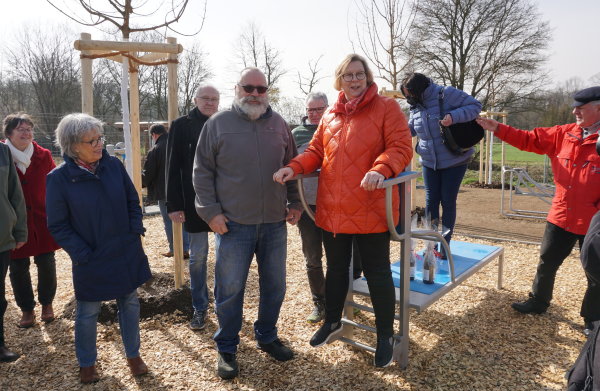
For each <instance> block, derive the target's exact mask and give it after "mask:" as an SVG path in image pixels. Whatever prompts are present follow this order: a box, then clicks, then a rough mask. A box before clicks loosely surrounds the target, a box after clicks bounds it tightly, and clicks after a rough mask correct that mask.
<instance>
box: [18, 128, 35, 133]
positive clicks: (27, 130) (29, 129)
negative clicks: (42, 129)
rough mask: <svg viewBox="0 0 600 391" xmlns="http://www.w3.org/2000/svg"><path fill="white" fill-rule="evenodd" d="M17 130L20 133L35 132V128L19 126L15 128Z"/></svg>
mask: <svg viewBox="0 0 600 391" xmlns="http://www.w3.org/2000/svg"><path fill="white" fill-rule="evenodd" d="M15 131H17V132H19V133H26V132H27V133H33V128H29V127H27V128H25V127H19V128H15Z"/></svg>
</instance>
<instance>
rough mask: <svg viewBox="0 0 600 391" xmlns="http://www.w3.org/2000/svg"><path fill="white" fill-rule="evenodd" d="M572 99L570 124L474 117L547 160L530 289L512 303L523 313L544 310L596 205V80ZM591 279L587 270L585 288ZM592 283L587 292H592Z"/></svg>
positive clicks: (587, 303) (599, 99)
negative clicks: (549, 185) (518, 123)
mask: <svg viewBox="0 0 600 391" xmlns="http://www.w3.org/2000/svg"><path fill="white" fill-rule="evenodd" d="M573 100H574V102H573V115H574V116H575V123H572V124H566V125H557V126H553V127H550V128H535V129H533V130H532V131H524V130H519V129H515V128H511V127H510V126H508V125H503V124H499V123H498V122H497V121H494V120H492V119H484V118H479V119H477V122H478V123H479V125H481V126H482V127H483V128H484V129H487V130H490V131H492V132H494V135H495V136H496V137H498V138H499V139H501V140H503V141H505V142H507V143H509V144H511V145H513V146H515V147H517V148H519V149H522V150H524V151H529V152H535V153H538V154H545V155H548V157H549V158H550V161H551V162H552V172H553V173H554V183H555V184H556V191H555V194H554V199H553V200H552V207H551V208H550V211H549V212H548V217H547V222H546V230H545V231H544V237H543V239H542V245H541V248H540V262H539V264H538V267H537V272H536V275H535V278H534V280H533V287H532V289H531V290H532V292H531V293H529V298H528V299H527V300H526V301H524V302H517V303H513V304H512V307H513V308H514V309H515V310H516V311H518V312H521V313H524V314H530V313H531V314H542V313H544V312H546V309H547V308H548V307H549V306H550V300H552V291H553V289H554V279H555V277H556V272H557V271H558V268H559V267H560V265H562V263H563V261H564V260H565V258H567V256H568V255H569V254H570V253H571V250H572V249H573V247H574V246H575V243H577V242H578V243H579V248H581V246H582V244H583V238H584V235H585V233H586V231H587V229H588V226H589V225H590V221H591V219H592V216H594V214H595V213H596V212H597V211H598V210H600V156H598V154H597V153H596V143H597V142H598V131H600V86H597V87H590V88H586V89H583V90H581V91H579V92H577V93H576V94H575V95H574V96H573ZM593 285H594V281H593V280H591V279H590V276H589V275H588V293H590V289H591V288H592V287H593ZM596 289H597V288H596ZM596 289H594V290H593V291H592V292H593V293H595V292H597V291H596ZM596 301H597V298H596V297H590V295H589V294H586V296H585V297H584V300H583V303H582V306H581V316H582V317H583V320H584V329H583V332H584V333H585V334H586V335H588V334H589V333H590V331H591V330H592V329H593V325H592V321H594V320H598V319H597V318H598V316H599V315H598V310H597V308H598V303H597V302H596Z"/></svg>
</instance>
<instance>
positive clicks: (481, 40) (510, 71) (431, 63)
mask: <svg viewBox="0 0 600 391" xmlns="http://www.w3.org/2000/svg"><path fill="white" fill-rule="evenodd" d="M414 7H415V8H414V9H415V11H416V13H417V15H416V17H415V22H414V24H413V29H412V32H411V35H410V36H411V40H410V43H409V45H407V51H408V52H413V53H414V60H413V61H412V64H411V65H412V68H413V69H416V70H421V71H423V72H425V73H427V74H428V75H430V76H431V77H432V78H434V79H435V80H436V81H438V82H440V83H443V84H446V85H452V86H454V87H456V88H459V89H462V90H465V91H467V92H469V93H470V94H471V95H472V96H474V97H476V98H477V99H479V100H480V101H481V102H482V103H483V106H484V107H485V108H488V109H490V108H496V109H503V108H506V107H509V105H510V104H511V103H513V102H515V101H517V100H518V99H519V98H520V97H523V96H526V95H533V94H534V93H535V91H536V89H537V88H538V87H539V86H540V85H541V84H542V83H543V82H545V83H547V76H546V75H545V73H544V71H543V66H544V64H545V61H546V57H545V53H544V52H545V50H546V48H547V46H548V42H549V41H550V29H549V27H548V23H546V22H543V21H541V20H540V16H539V13H538V11H537V7H536V5H535V4H533V3H532V2H531V0H420V1H418V2H415V3H414Z"/></svg>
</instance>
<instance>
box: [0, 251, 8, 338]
mask: <svg viewBox="0 0 600 391" xmlns="http://www.w3.org/2000/svg"><path fill="white" fill-rule="evenodd" d="M9 261H10V255H9V251H4V252H0V346H4V313H5V312H6V306H7V305H8V303H7V302H6V290H5V285H4V280H6V272H7V271H8V263H9Z"/></svg>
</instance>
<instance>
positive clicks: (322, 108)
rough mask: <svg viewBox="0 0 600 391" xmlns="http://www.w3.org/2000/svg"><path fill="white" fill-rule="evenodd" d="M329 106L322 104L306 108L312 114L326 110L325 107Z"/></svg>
mask: <svg viewBox="0 0 600 391" xmlns="http://www.w3.org/2000/svg"><path fill="white" fill-rule="evenodd" d="M326 108H327V106H321V107H313V108H312V109H309V108H308V107H307V108H306V112H307V113H309V114H311V113H322V112H323V111H325V109H326Z"/></svg>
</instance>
